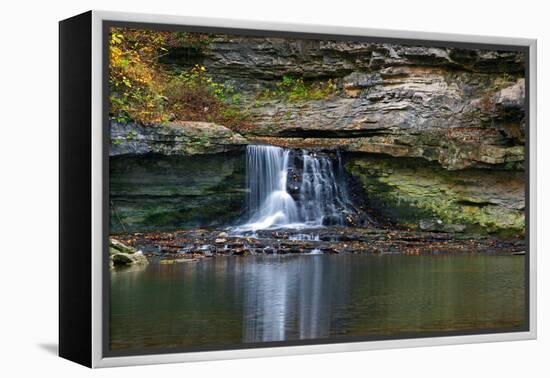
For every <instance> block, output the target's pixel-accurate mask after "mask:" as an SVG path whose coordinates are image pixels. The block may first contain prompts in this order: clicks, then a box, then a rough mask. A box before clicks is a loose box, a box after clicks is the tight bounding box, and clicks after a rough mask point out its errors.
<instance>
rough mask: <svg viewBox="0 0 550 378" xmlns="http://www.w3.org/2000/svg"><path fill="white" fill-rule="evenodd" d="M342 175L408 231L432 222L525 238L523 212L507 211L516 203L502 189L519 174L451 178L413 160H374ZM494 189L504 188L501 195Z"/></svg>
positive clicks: (476, 173)
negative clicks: (347, 175) (354, 179)
mask: <svg viewBox="0 0 550 378" xmlns="http://www.w3.org/2000/svg"><path fill="white" fill-rule="evenodd" d="M346 169H347V170H348V171H349V172H350V173H351V174H352V175H354V176H355V177H357V178H358V179H359V181H360V182H361V184H362V186H363V188H364V190H365V192H366V195H367V197H368V198H369V201H370V202H371V204H372V206H373V207H375V208H377V209H378V210H380V211H381V213H382V214H383V215H385V216H387V217H388V218H390V219H392V220H394V221H396V222H397V223H400V224H403V225H407V226H410V225H418V224H419V222H420V221H421V220H425V219H436V220H439V221H441V222H442V224H443V225H444V226H450V227H452V226H453V225H464V226H465V227H466V229H467V230H469V231H474V232H482V233H499V234H507V235H508V234H516V235H517V234H523V233H524V230H525V223H524V213H523V210H521V209H519V208H518V206H515V205H514V206H515V207H514V206H512V205H510V204H511V203H512V202H513V201H514V198H513V197H510V193H508V192H507V190H506V187H505V185H506V184H505V183H506V180H507V179H509V180H511V181H513V183H512V184H513V185H515V186H514V188H516V182H517V181H518V180H521V179H522V178H521V175H522V173H521V172H518V174H515V173H511V172H490V171H487V170H484V171H474V170H468V171H459V172H457V171H453V172H449V171H446V170H444V169H441V168H439V167H438V166H437V165H435V164H429V163H424V162H421V161H417V160H413V159H374V158H369V159H361V158H357V159H354V160H352V161H350V162H348V163H347V164H346ZM499 175H504V176H505V177H503V178H501V177H499ZM506 176H509V177H506ZM512 184H511V185H512ZM498 185H504V186H503V187H502V191H498V187H497V186H498ZM519 193H520V197H521V191H520V192H519ZM499 196H501V197H502V198H501V197H499ZM493 197H496V198H493ZM516 200H518V198H516ZM519 200H521V198H519ZM503 203H508V204H509V205H508V206H505V205H503Z"/></svg>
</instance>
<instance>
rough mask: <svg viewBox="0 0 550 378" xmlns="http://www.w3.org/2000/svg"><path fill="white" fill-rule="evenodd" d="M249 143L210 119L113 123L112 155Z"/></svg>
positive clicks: (213, 149) (210, 150) (190, 151)
mask: <svg viewBox="0 0 550 378" xmlns="http://www.w3.org/2000/svg"><path fill="white" fill-rule="evenodd" d="M246 144H247V141H246V139H244V138H243V137H242V136H241V135H239V134H237V133H234V132H233V131H231V130H229V129H228V128H227V127H224V126H221V125H217V124H215V123H209V122H179V123H171V124H166V125H149V126H142V125H137V124H131V123H130V124H123V123H116V122H111V150H110V155H111V156H116V155H125V154H137V155H143V154H148V153H157V154H163V155H196V154H216V153H220V152H227V151H233V150H238V149H240V148H242V147H243V146H244V145H246Z"/></svg>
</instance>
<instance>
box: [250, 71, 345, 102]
mask: <svg viewBox="0 0 550 378" xmlns="http://www.w3.org/2000/svg"><path fill="white" fill-rule="evenodd" d="M335 91H336V84H335V83H334V81H333V80H332V79H329V80H327V81H317V82H313V83H307V82H305V81H304V79H303V78H301V77H298V78H295V77H292V76H290V75H284V76H283V78H282V79H281V81H280V82H278V83H277V84H276V85H275V87H274V88H271V89H265V90H264V91H263V92H262V93H261V94H260V95H259V96H258V98H259V99H263V100H265V99H273V98H278V99H282V100H285V101H289V102H301V101H314V100H324V99H326V98H328V97H330V96H331V95H333V94H334V93H335Z"/></svg>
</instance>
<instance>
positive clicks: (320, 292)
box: [243, 255, 350, 342]
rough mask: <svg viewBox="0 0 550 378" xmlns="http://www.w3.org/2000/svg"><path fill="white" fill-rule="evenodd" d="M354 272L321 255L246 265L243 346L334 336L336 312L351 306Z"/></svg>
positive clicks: (277, 259) (346, 266)
mask: <svg viewBox="0 0 550 378" xmlns="http://www.w3.org/2000/svg"><path fill="white" fill-rule="evenodd" d="M349 268H350V266H349V265H346V264H331V261H330V260H329V259H327V258H324V257H323V256H321V255H317V256H309V258H305V257H304V258H298V259H293V258H291V259H289V258H287V257H282V258H281V257H279V258H277V257H274V258H272V259H271V260H268V262H266V263H264V264H250V265H246V267H245V269H244V275H245V276H246V277H247V284H246V287H245V294H244V324H243V341H244V342H258V341H283V340H288V339H310V338H318V337H327V336H329V335H330V330H331V328H332V324H333V323H334V321H335V320H336V318H337V316H336V315H337V314H336V313H335V312H333V309H334V310H337V309H339V308H343V307H344V306H345V304H346V302H347V301H348V293H347V292H346V290H345V288H346V287H348V286H349V283H348V276H349Z"/></svg>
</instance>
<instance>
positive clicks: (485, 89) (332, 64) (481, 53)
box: [167, 35, 525, 169]
mask: <svg viewBox="0 0 550 378" xmlns="http://www.w3.org/2000/svg"><path fill="white" fill-rule="evenodd" d="M191 50H192V51H191ZM191 50H190V49H189V48H185V47H182V48H179V49H175V50H173V51H172V52H171V54H170V55H169V56H168V57H167V62H169V63H172V64H177V65H180V66H181V67H186V66H191V65H193V64H196V63H200V64H203V65H205V66H206V67H208V72H209V73H210V74H212V75H213V77H214V78H215V80H217V81H219V82H223V83H225V84H227V85H230V86H232V87H233V88H235V90H237V91H238V92H239V93H241V94H242V96H243V97H242V98H243V101H242V103H243V104H244V105H243V106H244V107H245V108H246V111H248V112H249V113H250V114H251V115H252V116H253V123H254V128H252V129H250V130H246V131H243V135H244V136H245V137H246V138H247V139H249V140H261V139H262V138H263V140H264V141H265V138H272V139H271V140H270V142H271V143H274V144H280V145H284V144H286V145H292V146H295V147H302V146H305V145H308V144H310V143H311V141H308V140H307V139H308V138H316V141H315V144H316V145H317V146H320V145H321V144H323V143H324V146H325V147H334V146H344V148H346V149H348V150H349V151H358V152H368V153H381V154H387V155H391V156H397V157H402V156H408V157H421V158H424V159H426V160H429V161H437V162H439V163H440V164H441V165H442V166H444V167H445V168H448V169H464V168H467V167H481V168H483V167H490V166H493V165H503V166H506V167H507V168H512V169H521V166H522V162H523V160H524V159H523V155H524V149H523V145H524V142H525V118H524V114H525V112H524V106H525V80H524V66H525V56H524V54H523V53H521V52H507V51H490V50H468V49H460V48H440V47H422V46H404V45H396V44H381V43H369V42H356V43H348V42H341V41H313V40H305V39H303V40H300V39H286V38H253V37H237V36H222V35H218V36H213V37H212V38H210V40H209V43H208V44H207V45H206V46H204V47H203V48H202V49H200V50H197V49H191ZM288 75H289V76H291V77H298V78H304V80H305V81H306V83H308V82H309V83H315V82H322V81H326V80H328V79H331V80H333V81H334V83H335V84H336V86H337V90H336V91H335V92H334V93H333V94H332V95H330V96H327V98H326V99H322V100H310V101H297V102H291V101H287V100H285V99H277V98H269V97H268V98H262V97H258V94H260V93H262V91H264V90H266V89H270V88H271V89H272V88H274V87H276V86H277V83H278V82H280V81H281V79H282V78H283V77H284V76H288ZM274 138H287V140H284V141H283V140H281V141H278V140H276V139H274ZM288 138H291V139H288ZM318 138H340V140H338V141H337V142H336V141H330V140H325V141H322V140H320V139H318Z"/></svg>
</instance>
